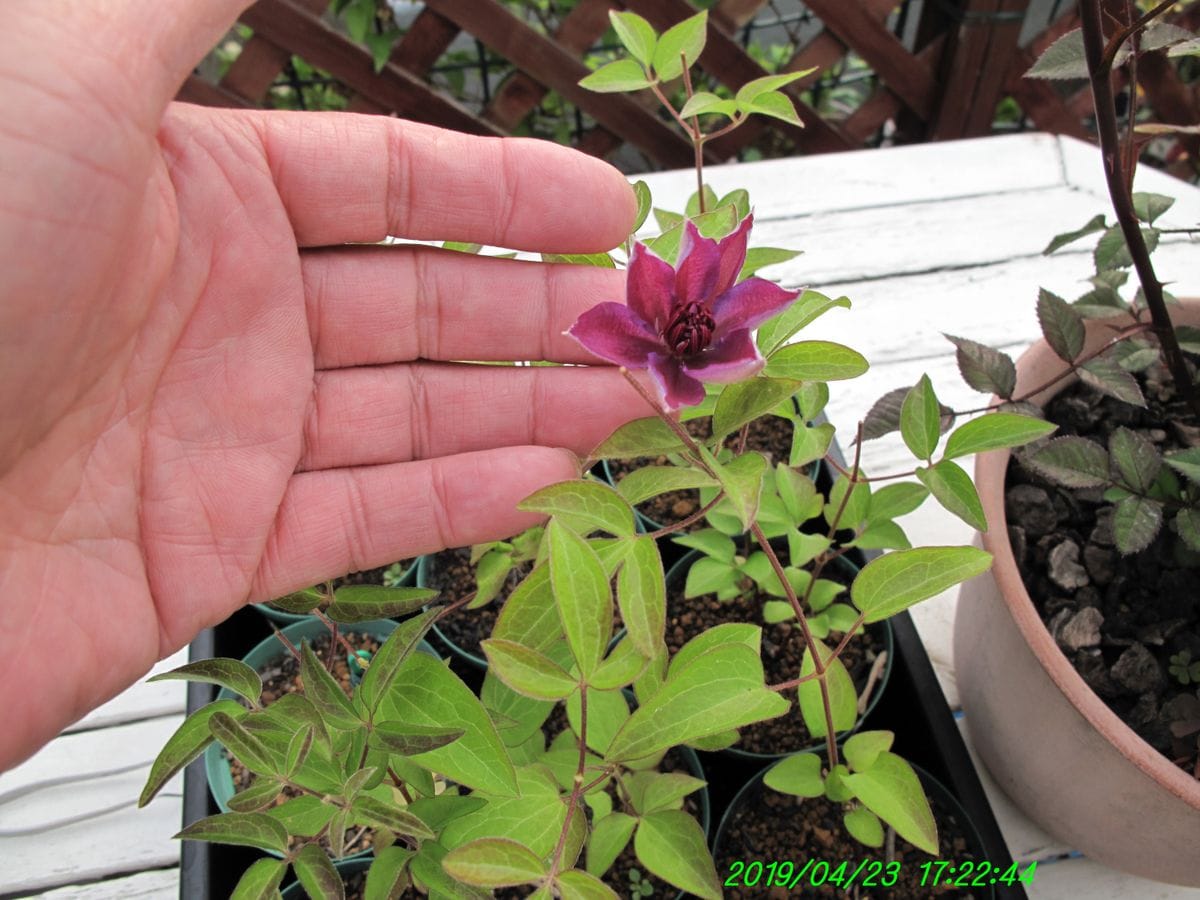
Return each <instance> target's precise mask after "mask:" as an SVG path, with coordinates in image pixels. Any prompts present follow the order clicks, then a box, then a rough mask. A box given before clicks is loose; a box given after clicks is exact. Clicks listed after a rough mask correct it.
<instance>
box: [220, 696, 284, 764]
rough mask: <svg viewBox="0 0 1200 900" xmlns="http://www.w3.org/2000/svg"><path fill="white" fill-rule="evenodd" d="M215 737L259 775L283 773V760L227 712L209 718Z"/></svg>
mask: <svg viewBox="0 0 1200 900" xmlns="http://www.w3.org/2000/svg"><path fill="white" fill-rule="evenodd" d="M208 728H209V731H211V732H212V735H213V737H215V738H216V739H217V740H218V741H220V742H221V744H222V745H224V747H225V748H226V749H227V750H228V751H229V752H230V753H232V754H233V755H234V756H236V757H237V758H238V760H239V761H241V763H242V765H244V766H245V767H246V768H247V769H249V770H250V771H251V772H254V773H255V774H258V775H282V774H283V771H282V765H281V760H279V759H278V758H277V757H276V756H275V755H274V754H273V753H271V751H270V750H269V749H268V748H267V745H266V744H264V743H263V742H262V741H261V740H259V739H258V738H257V737H256V736H255V735H254V734H253V733H252V732H250V731H248V730H246V727H245V726H244V725H242V723H241V722H239V721H238V720H237V719H235V718H234V717H233V716H231V715H229V714H228V713H226V712H221V711H217V712H215V713H213V715H212V716H211V718H209V720H208Z"/></svg>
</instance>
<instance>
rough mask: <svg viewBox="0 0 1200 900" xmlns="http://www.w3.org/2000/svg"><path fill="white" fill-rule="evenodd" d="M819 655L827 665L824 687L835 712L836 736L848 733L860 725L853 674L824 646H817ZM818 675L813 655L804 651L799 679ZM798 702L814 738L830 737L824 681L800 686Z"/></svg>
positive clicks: (839, 658) (814, 681)
mask: <svg viewBox="0 0 1200 900" xmlns="http://www.w3.org/2000/svg"><path fill="white" fill-rule="evenodd" d="M816 646H817V649H818V652H820V654H821V659H822V661H823V662H824V663H825V684H826V687H827V689H828V692H829V704H830V708H831V710H832V712H833V730H834V732H835V733H838V732H842V731H848V730H849V729H851V728H853V727H854V723H855V722H857V721H858V692H857V691H856V690H855V688H854V682H853V681H851V680H850V673H849V672H847V671H846V666H845V664H844V663H843V662H842V660H841V657H836V658H835V657H833V651H832V650H830V649H829V648H828V647H826V646H825V645H824V644H822V643H820V642H819V641H818V642H817V645H816ZM814 672H816V666H815V665H814V663H813V658H812V654H811V653H810V652H809V651H808V650H805V651H804V660H803V662H802V663H801V664H800V677H801V678H803V677H804V676H805V675H812V674H813V673H814ZM796 693H797V699H798V701H799V704H800V715H801V716H803V717H804V724H805V725H807V726H808V730H809V732H810V733H811V734H812V736H813V737H815V738H823V737H825V735H826V734H827V733H828V728H827V725H826V722H825V701H824V699H823V698H822V695H821V680H820V679H819V678H814V679H812V680H810V681H806V682H804V683H803V684H801V685H800V686H799V687H798V688H797V689H796Z"/></svg>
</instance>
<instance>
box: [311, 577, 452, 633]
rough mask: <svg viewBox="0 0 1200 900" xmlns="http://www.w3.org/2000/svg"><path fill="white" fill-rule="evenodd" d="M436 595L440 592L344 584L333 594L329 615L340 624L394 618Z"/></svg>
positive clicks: (416, 608)
mask: <svg viewBox="0 0 1200 900" xmlns="http://www.w3.org/2000/svg"><path fill="white" fill-rule="evenodd" d="M436 596H437V591H432V590H429V589H428V588H413V587H400V588H389V587H382V586H381V585H377V584H353V585H345V586H344V587H340V588H338V589H337V590H336V591H334V594H333V603H332V604H331V605H330V607H329V609H328V610H327V611H326V615H327V616H329V618H331V619H333V621H335V622H339V623H341V624H353V623H355V622H370V621H371V620H373V619H391V618H394V617H398V616H407V615H409V614H410V613H414V612H416V611H417V610H419V609H420V608H421V607H422V606H424V605H425V604H427V603H428V602H429V601H430V600H432V599H433V598H434V597H436Z"/></svg>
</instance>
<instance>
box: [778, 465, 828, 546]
mask: <svg viewBox="0 0 1200 900" xmlns="http://www.w3.org/2000/svg"><path fill="white" fill-rule="evenodd" d="M775 490H776V491H778V492H779V500H780V502H781V503H782V504H783V508H784V509H785V510H786V511H787V514H788V517H789V518H790V519H791V521H792V524H793V525H801V524H803V523H804V522H807V521H808V520H809V519H812V518H815V517H816V516H818V515H820V514H821V508H822V506H823V505H824V504H823V502H822V501H821V499H820V498H819V497H818V496H817V486H816V485H815V484H814V483H813V480H812V479H811V478H809V477H808V476H807V475H801V474H800V473H799V472H797V471H796V470H795V469H793V468H790V467H789V466H785V465H784V464H783V463H777V464H776V466H775ZM803 564H804V563H803V562H793V565H797V566H799V565H803Z"/></svg>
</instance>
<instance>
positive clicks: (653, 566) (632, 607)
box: [617, 536, 667, 658]
mask: <svg viewBox="0 0 1200 900" xmlns="http://www.w3.org/2000/svg"><path fill="white" fill-rule="evenodd" d="M617 606H618V607H619V608H620V610H621V618H622V619H624V621H625V627H626V628H627V629H628V630H629V640H630V641H631V642H632V644H633V646H634V647H636V648H637V651H638V653H640V654H641V655H642V656H644V657H646V658H650V657H652V656H654V654H655V652H656V650H657V649H658V648H659V647H660V646H662V642H663V633H664V631H665V629H666V621H667V597H666V581H665V579H664V578H663V568H662V557H661V556H659V553H658V545H657V544H655V542H654V538H652V537H649V536H643V537H639V538H636V539H635V540H634V541H633V542H632V544H631V545H630V547H629V550H628V552H627V554H626V556H625V563H624V564H623V565H622V566H621V569H620V571H619V572H618V573H617Z"/></svg>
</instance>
